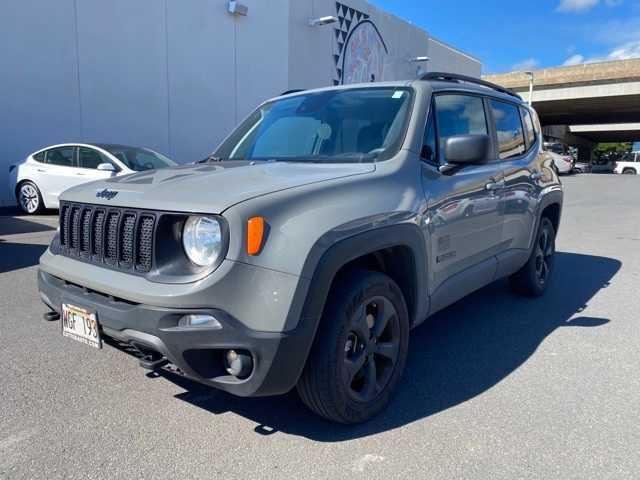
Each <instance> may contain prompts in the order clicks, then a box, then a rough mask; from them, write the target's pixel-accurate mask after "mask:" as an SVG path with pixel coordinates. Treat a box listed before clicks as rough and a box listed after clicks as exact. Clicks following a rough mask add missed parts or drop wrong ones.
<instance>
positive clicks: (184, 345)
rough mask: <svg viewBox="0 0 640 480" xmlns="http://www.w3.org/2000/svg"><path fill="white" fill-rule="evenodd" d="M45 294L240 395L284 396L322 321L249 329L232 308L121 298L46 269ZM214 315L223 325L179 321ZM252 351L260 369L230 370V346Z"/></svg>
mask: <svg viewBox="0 0 640 480" xmlns="http://www.w3.org/2000/svg"><path fill="white" fill-rule="evenodd" d="M38 286H39V290H40V296H41V298H42V300H43V302H44V303H45V304H47V305H48V306H49V308H51V309H52V310H54V311H56V312H58V313H61V309H62V304H63V303H68V304H72V305H75V306H78V307H82V308H86V309H88V310H90V311H94V312H96V314H97V318H98V322H99V323H100V327H101V332H102V334H103V335H105V336H107V337H111V338H113V339H116V340H118V341H120V342H123V343H126V344H130V345H132V346H135V347H136V348H137V349H139V350H142V351H145V352H152V353H155V354H157V355H159V356H162V357H164V358H166V359H167V360H168V361H169V362H171V363H172V364H173V365H174V366H175V367H177V369H178V370H179V372H180V373H181V374H183V375H185V376H186V377H189V378H191V379H193V380H196V381H198V382H201V383H204V384H206V385H209V386H212V387H215V388H219V389H221V390H225V391H227V392H229V393H232V394H234V395H238V396H267V395H279V394H283V393H286V392H288V391H289V390H291V389H292V388H293V387H294V386H295V384H296V383H297V380H298V377H299V376H300V373H301V371H302V368H303V366H304V363H305V361H306V358H307V354H308V352H309V349H310V347H311V343H312V341H313V337H314V334H315V329H316V326H317V322H315V321H314V320H313V319H310V318H308V319H300V321H299V322H298V325H297V327H296V328H295V329H293V330H290V331H287V332H282V333H277V332H262V331H256V330H252V329H250V328H247V327H246V326H245V325H244V324H243V323H241V322H240V321H238V320H237V319H235V318H233V317H232V316H231V315H230V314H229V313H227V312H224V311H222V310H219V309H215V308H166V307H156V306H150V305H144V304H139V303H134V302H130V301H127V300H123V299H118V298H115V297H113V296H110V295H105V294H102V293H99V292H96V291H94V290H90V289H87V288H84V287H81V286H78V285H75V284H73V283H70V282H67V281H65V280H62V279H61V278H58V277H56V276H53V275H51V274H49V273H46V272H44V271H43V270H40V271H39V272H38ZM187 314H205V315H212V316H214V317H215V318H216V319H217V320H218V321H219V322H220V324H221V325H222V329H208V328H199V327H194V328H188V327H180V326H178V321H179V319H180V318H181V317H182V316H183V315H187ZM229 349H235V350H247V351H249V352H251V355H252V357H253V364H254V369H253V372H252V373H251V375H250V376H249V378H247V379H244V380H240V379H238V378H236V377H233V376H231V375H228V374H227V373H226V371H225V369H224V364H223V355H224V352H225V351H226V350H229Z"/></svg>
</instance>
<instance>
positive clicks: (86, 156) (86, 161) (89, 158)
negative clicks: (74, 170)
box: [78, 147, 111, 169]
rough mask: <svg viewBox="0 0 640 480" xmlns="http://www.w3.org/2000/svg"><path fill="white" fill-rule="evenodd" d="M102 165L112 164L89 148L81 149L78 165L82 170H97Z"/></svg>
mask: <svg viewBox="0 0 640 480" xmlns="http://www.w3.org/2000/svg"><path fill="white" fill-rule="evenodd" d="M101 163H111V162H110V161H109V160H108V159H107V158H106V157H105V156H104V155H102V154H101V153H100V152H98V151H97V150H94V149H92V148H87V147H80V149H79V151H78V164H79V166H80V168H93V169H96V168H98V165H100V164H101Z"/></svg>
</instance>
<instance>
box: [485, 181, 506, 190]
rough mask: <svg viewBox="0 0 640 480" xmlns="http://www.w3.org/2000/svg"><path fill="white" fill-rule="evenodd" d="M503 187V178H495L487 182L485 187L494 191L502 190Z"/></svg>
mask: <svg viewBox="0 0 640 480" xmlns="http://www.w3.org/2000/svg"><path fill="white" fill-rule="evenodd" d="M504 187H505V183H504V180H496V181H491V182H489V183H487V185H486V186H485V188H486V189H487V190H489V191H490V192H495V191H497V190H502V189H503V188H504Z"/></svg>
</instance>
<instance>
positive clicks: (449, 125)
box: [435, 95, 488, 156]
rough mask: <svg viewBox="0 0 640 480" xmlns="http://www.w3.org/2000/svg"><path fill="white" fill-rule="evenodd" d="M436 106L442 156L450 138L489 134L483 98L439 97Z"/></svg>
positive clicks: (467, 96) (465, 96) (462, 96)
mask: <svg viewBox="0 0 640 480" xmlns="http://www.w3.org/2000/svg"><path fill="white" fill-rule="evenodd" d="M435 106H436V123H437V125H438V128H437V131H438V145H439V151H440V156H442V152H444V145H445V142H446V141H447V139H448V138H449V137H453V136H455V135H469V134H472V135H486V134H487V133H488V130H487V119H486V117H485V114H484V104H483V102H482V98H480V97H473V96H470V95H437V96H436V97H435Z"/></svg>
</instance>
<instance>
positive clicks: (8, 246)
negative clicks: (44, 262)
mask: <svg viewBox="0 0 640 480" xmlns="http://www.w3.org/2000/svg"><path fill="white" fill-rule="evenodd" d="M46 249H47V246H46V245H37V244H32V243H10V242H5V241H4V240H2V239H1V238H0V274H1V273H5V272H11V271H13V270H20V269H21V268H28V267H32V266H34V265H37V264H38V262H39V260H40V256H41V255H42V254H43V253H44V251H45V250H46Z"/></svg>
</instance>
